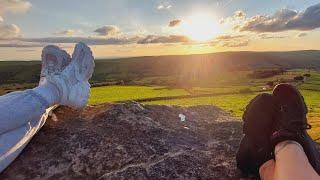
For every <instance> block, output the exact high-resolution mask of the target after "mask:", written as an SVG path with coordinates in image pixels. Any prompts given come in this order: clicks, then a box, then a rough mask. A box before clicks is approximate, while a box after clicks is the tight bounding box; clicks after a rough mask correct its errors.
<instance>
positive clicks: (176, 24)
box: [168, 19, 181, 27]
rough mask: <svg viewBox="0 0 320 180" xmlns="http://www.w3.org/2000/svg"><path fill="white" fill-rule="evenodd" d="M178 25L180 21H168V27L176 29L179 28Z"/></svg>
mask: <svg viewBox="0 0 320 180" xmlns="http://www.w3.org/2000/svg"><path fill="white" fill-rule="evenodd" d="M180 23H181V20H179V19H176V20H172V21H170V22H169V25H168V26H169V27H176V26H179V25H180Z"/></svg>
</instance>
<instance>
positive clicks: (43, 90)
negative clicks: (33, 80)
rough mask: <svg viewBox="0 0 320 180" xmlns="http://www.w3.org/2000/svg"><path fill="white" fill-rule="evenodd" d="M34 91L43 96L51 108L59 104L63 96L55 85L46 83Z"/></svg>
mask: <svg viewBox="0 0 320 180" xmlns="http://www.w3.org/2000/svg"><path fill="white" fill-rule="evenodd" d="M33 91H34V92H35V93H37V94H39V95H40V96H42V97H43V98H44V99H45V100H46V101H47V102H48V104H49V105H50V106H52V105H55V104H59V102H60V99H61V95H60V92H59V89H58V87H57V86H56V85H54V84H53V83H50V82H48V81H46V82H45V83H43V84H42V85H40V86H38V87H36V88H33Z"/></svg>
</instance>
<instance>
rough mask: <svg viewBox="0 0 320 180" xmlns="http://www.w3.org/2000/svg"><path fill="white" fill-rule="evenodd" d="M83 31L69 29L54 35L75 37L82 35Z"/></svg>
mask: <svg viewBox="0 0 320 180" xmlns="http://www.w3.org/2000/svg"><path fill="white" fill-rule="evenodd" d="M81 32H82V31H81V30H78V29H67V30H63V31H59V32H55V33H53V34H54V35H58V36H73V35H75V34H80V33H81Z"/></svg>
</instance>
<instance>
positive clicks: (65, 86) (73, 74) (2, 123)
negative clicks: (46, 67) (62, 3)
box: [0, 43, 94, 172]
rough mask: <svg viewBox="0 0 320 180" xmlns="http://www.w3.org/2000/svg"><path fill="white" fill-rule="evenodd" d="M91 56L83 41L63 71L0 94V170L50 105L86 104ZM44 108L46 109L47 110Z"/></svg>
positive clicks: (13, 155)
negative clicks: (30, 86) (29, 86)
mask: <svg viewBox="0 0 320 180" xmlns="http://www.w3.org/2000/svg"><path fill="white" fill-rule="evenodd" d="M93 68H94V62H93V56H92V52H91V50H90V48H89V47H87V46H86V45H85V44H82V43H80V44H77V46H76V48H75V53H74V58H73V63H72V64H70V65H69V66H68V67H67V68H66V69H65V70H64V71H63V72H61V73H58V74H53V75H50V76H48V77H47V76H44V77H42V81H41V83H39V84H40V86H38V87H36V88H34V89H31V90H26V91H20V92H14V93H10V94H7V95H4V96H0V172H1V171H3V170H4V169H5V168H6V167H7V166H8V165H9V164H10V163H11V162H12V161H13V160H14V159H15V158H16V157H17V156H18V155H19V154H20V152H21V151H22V149H23V148H24V147H25V146H26V145H27V143H28V142H29V141H30V140H31V138H32V137H33V136H34V134H35V133H36V132H37V131H38V130H39V129H40V128H41V127H42V126H43V124H44V123H45V120H46V119H47V117H48V113H49V112H50V109H51V108H48V107H52V105H55V104H63V105H67V106H69V107H73V108H83V107H85V106H86V104H87V101H88V97H89V92H90V85H89V83H88V80H89V79H90V77H91V75H92V73H93ZM47 108H48V109H47Z"/></svg>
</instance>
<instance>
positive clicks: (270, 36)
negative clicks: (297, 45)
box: [259, 34, 287, 39]
mask: <svg viewBox="0 0 320 180" xmlns="http://www.w3.org/2000/svg"><path fill="white" fill-rule="evenodd" d="M259 37H260V38H261V39H283V38H286V37H287V36H276V35H272V34H259Z"/></svg>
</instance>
